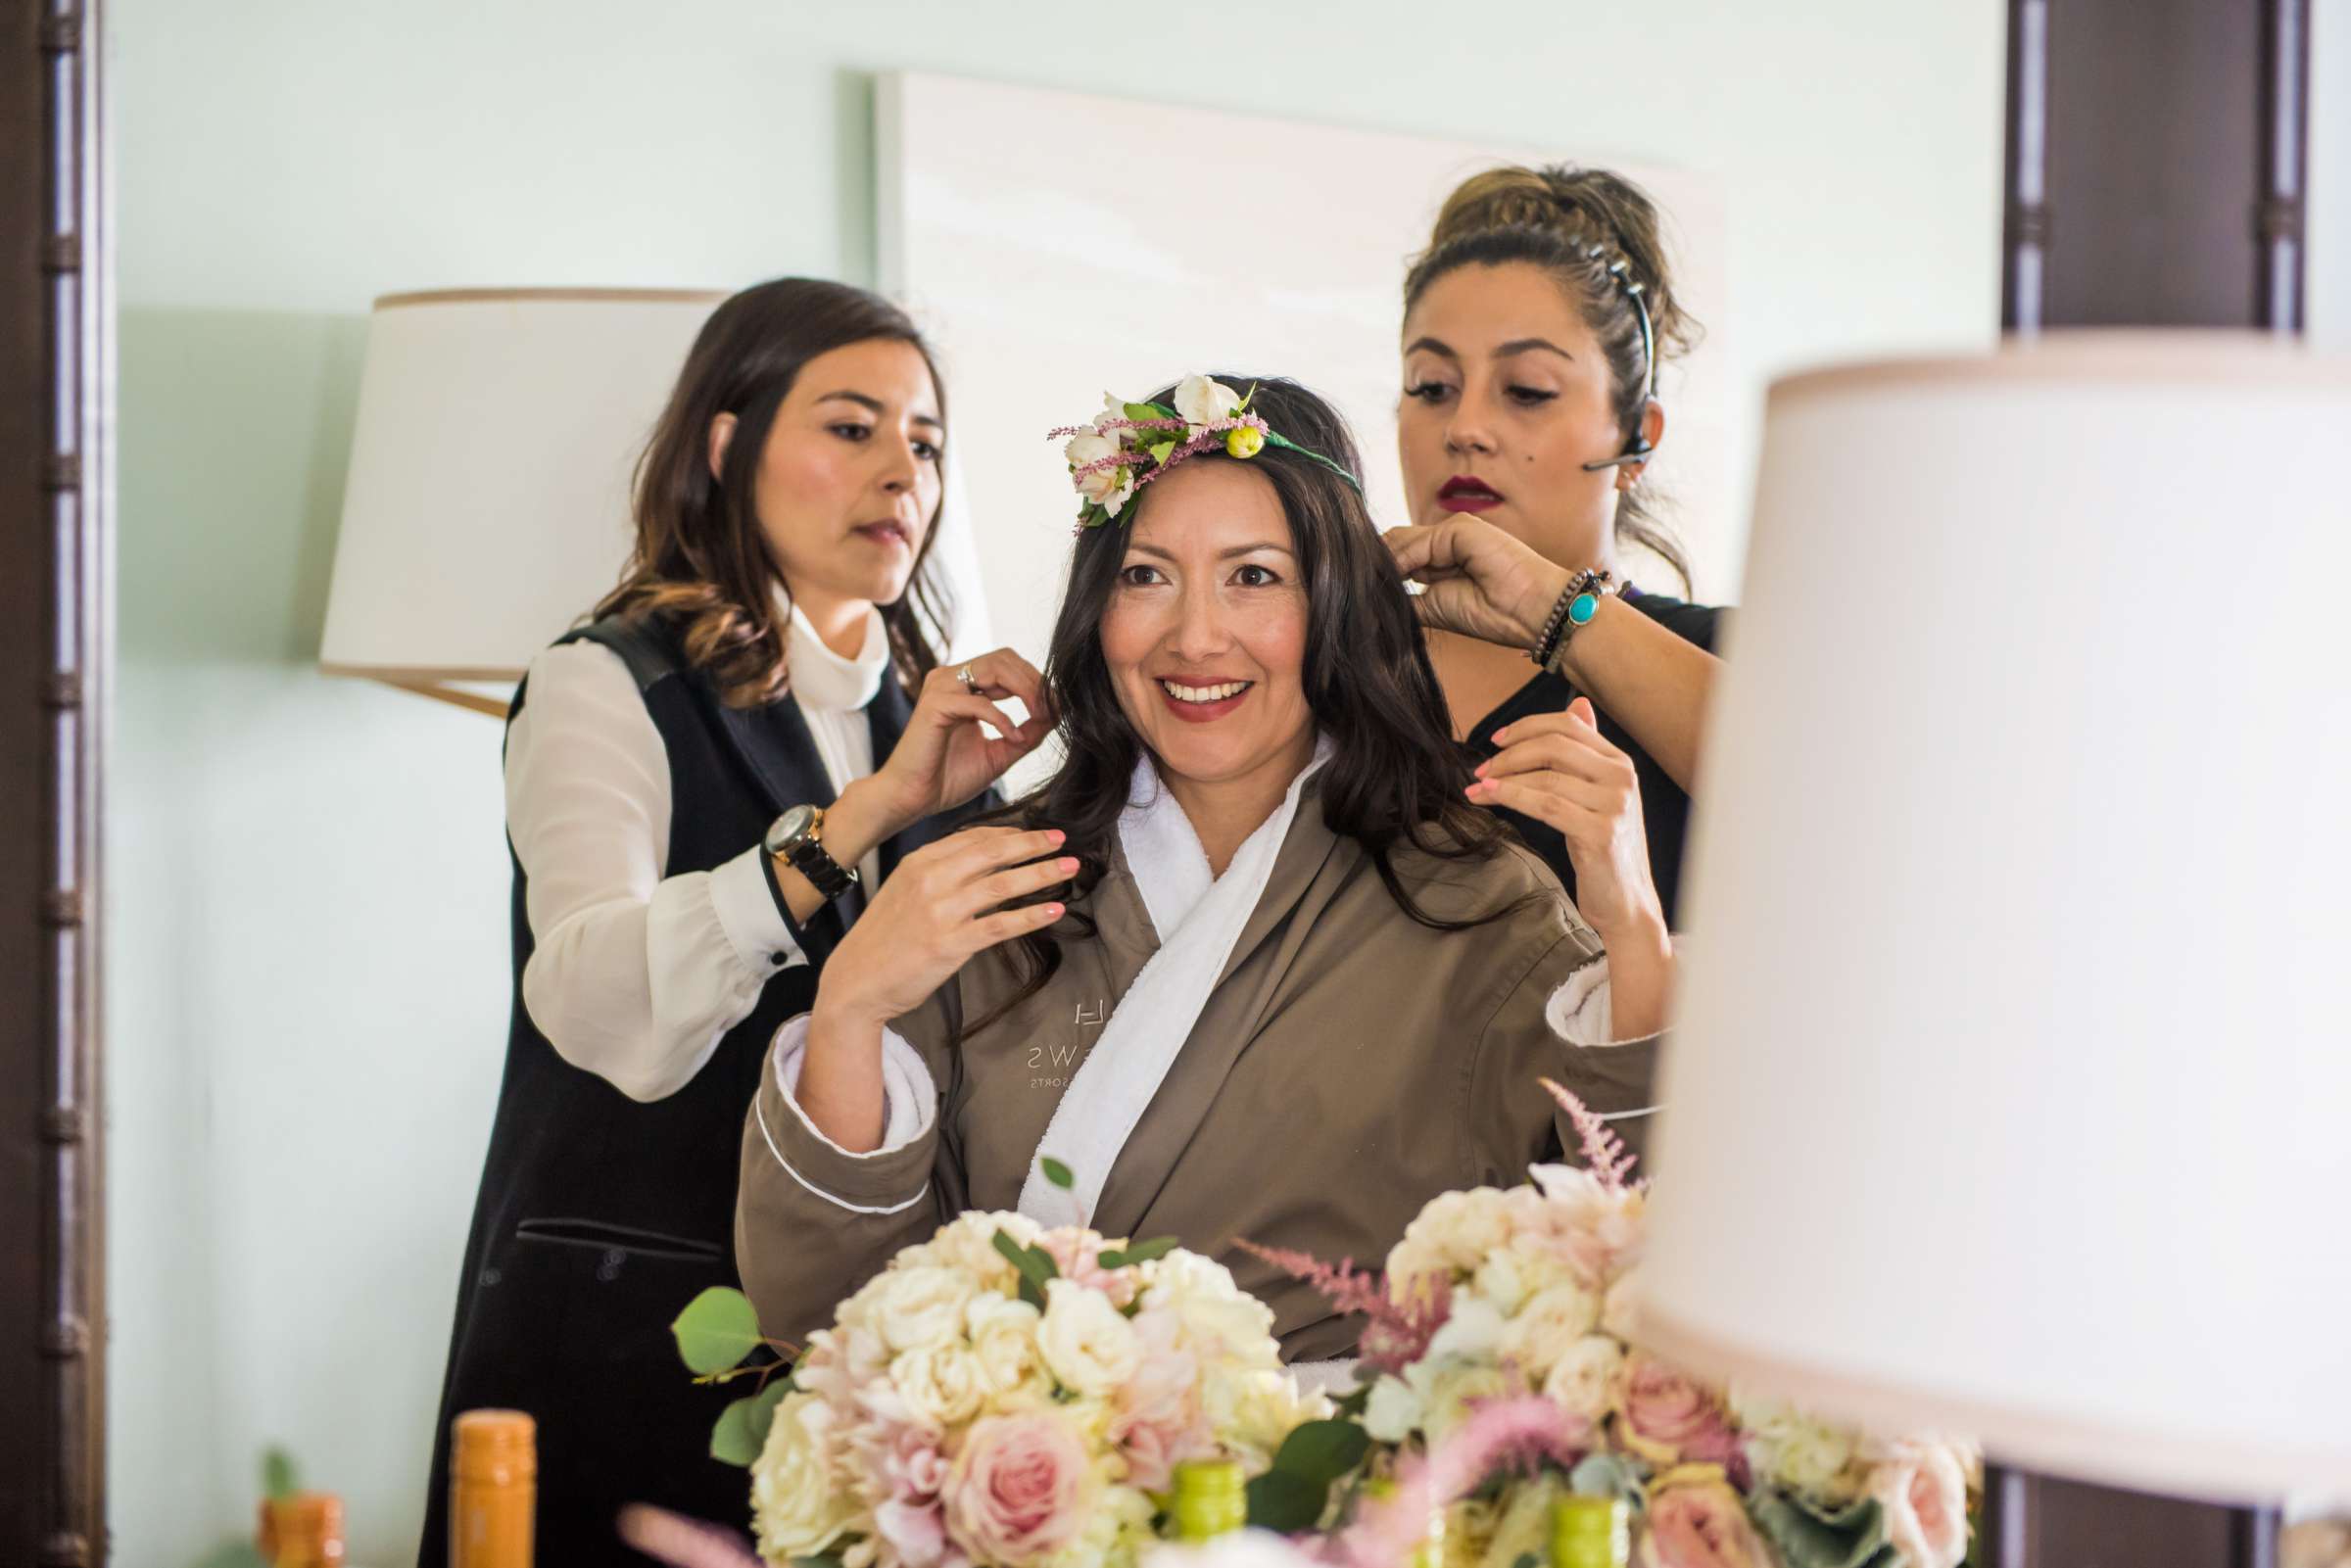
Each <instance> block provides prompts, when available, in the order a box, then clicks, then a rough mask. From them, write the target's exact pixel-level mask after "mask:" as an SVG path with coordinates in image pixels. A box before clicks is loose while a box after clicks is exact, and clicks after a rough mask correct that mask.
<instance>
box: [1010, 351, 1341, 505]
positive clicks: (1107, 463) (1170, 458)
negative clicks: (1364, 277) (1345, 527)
mask: <svg viewBox="0 0 2351 1568" xmlns="http://www.w3.org/2000/svg"><path fill="white" fill-rule="evenodd" d="M1175 397H1176V406H1175V407H1173V408H1171V407H1169V406H1168V405H1167V404H1163V403H1125V402H1122V401H1121V400H1120V399H1119V398H1118V397H1117V396H1116V395H1115V394H1112V393H1105V394H1103V401H1104V404H1105V405H1104V407H1103V410H1102V413H1101V415H1100V416H1099V417H1097V418H1096V419H1095V420H1094V422H1093V423H1092V424H1090V425H1064V426H1062V427H1061V428H1060V429H1059V430H1053V431H1048V432H1046V439H1047V440H1055V439H1058V438H1060V437H1062V436H1067V437H1069V438H1070V440H1069V444H1068V445H1067V446H1065V447H1063V448H1062V449H1061V452H1062V455H1063V456H1064V457H1067V458H1068V459H1069V461H1070V482H1071V483H1072V484H1074V485H1076V486H1077V487H1078V494H1079V495H1080V496H1081V497H1083V498H1084V504H1082V505H1080V507H1079V508H1078V527H1079V529H1080V531H1082V530H1085V529H1088V528H1098V527H1100V526H1101V525H1102V524H1104V523H1107V522H1109V521H1110V520H1112V519H1113V518H1115V517H1117V516H1118V515H1119V512H1120V510H1121V509H1122V508H1123V507H1125V506H1126V504H1127V502H1128V501H1129V500H1131V499H1133V498H1134V493H1135V492H1136V491H1138V490H1140V489H1142V488H1143V487H1144V486H1145V485H1148V484H1149V483H1151V481H1153V480H1154V479H1157V478H1158V477H1159V476H1160V475H1162V474H1164V473H1166V472H1167V471H1168V470H1169V469H1171V468H1173V467H1175V466H1176V464H1177V463H1179V462H1181V461H1183V460H1184V459H1185V458H1186V457H1191V456H1196V455H1198V454H1199V453H1201V452H1204V451H1208V449H1209V448H1211V447H1223V449H1224V453H1225V455H1226V456H1228V457H1242V458H1247V457H1254V456H1256V455H1257V454H1258V453H1259V452H1261V451H1265V450H1266V448H1267V447H1269V446H1272V447H1279V448H1281V449H1282V450H1283V451H1294V452H1296V453H1298V455H1300V456H1301V457H1306V458H1311V459H1312V460H1313V461H1315V462H1319V463H1320V464H1321V465H1322V466H1323V467H1325V468H1327V469H1329V470H1330V471H1331V472H1332V473H1334V474H1337V475H1338V476H1339V477H1340V478H1341V479H1344V480H1346V481H1347V483H1349V484H1350V485H1353V486H1354V487H1355V488H1356V489H1357V491H1359V492H1360V491H1362V489H1363V488H1364V484H1363V481H1362V480H1360V479H1358V478H1356V477H1355V475H1353V474H1351V473H1349V472H1348V471H1347V470H1346V468H1344V467H1343V466H1341V465H1340V464H1338V463H1336V462H1333V461H1332V460H1331V459H1330V458H1328V457H1325V456H1323V455H1322V454H1321V453H1320V452H1319V451H1313V450H1312V449H1310V448H1306V447H1301V446H1299V445H1298V444H1297V443H1296V442H1294V441H1286V440H1284V439H1283V438H1282V437H1281V436H1280V435H1278V434H1277V433H1275V431H1274V430H1273V427H1272V426H1271V425H1269V424H1267V423H1266V421H1265V419H1264V418H1263V417H1262V416H1261V415H1258V414H1254V413H1251V412H1250V411H1249V404H1251V403H1253V402H1255V401H1256V399H1257V388H1255V387H1251V388H1250V389H1249V392H1248V395H1247V396H1246V397H1244V396H1242V395H1241V394H1239V393H1237V392H1235V391H1233V390H1232V389H1231V388H1230V387H1228V386H1225V385H1224V384H1223V382H1221V381H1211V380H1210V379H1209V378H1208V377H1206V376H1186V377H1184V378H1183V380H1182V382H1181V383H1180V384H1179V385H1178V386H1177V387H1176V394H1175Z"/></svg>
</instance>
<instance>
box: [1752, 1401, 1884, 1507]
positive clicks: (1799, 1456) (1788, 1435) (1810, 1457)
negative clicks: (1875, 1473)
mask: <svg viewBox="0 0 2351 1568" xmlns="http://www.w3.org/2000/svg"><path fill="white" fill-rule="evenodd" d="M1730 1406H1731V1414H1732V1415H1733V1416H1734V1417H1735V1418H1736V1419H1737V1420H1738V1422H1739V1424H1740V1426H1742V1427H1744V1428H1745V1429H1746V1431H1747V1434H1748V1440H1749V1442H1748V1454H1749V1456H1750V1458H1751V1460H1752V1462H1753V1464H1754V1467H1755V1473H1756V1474H1757V1475H1758V1476H1759V1477H1761V1478H1762V1479H1763V1480H1766V1481H1769V1482H1772V1483H1774V1484H1776V1485H1779V1486H1783V1487H1786V1488H1788V1489H1789V1490H1791V1491H1795V1492H1800V1493H1803V1494H1804V1495H1806V1496H1807V1497H1816V1498H1818V1499H1820V1500H1821V1501H1824V1502H1831V1503H1846V1502H1850V1501H1852V1500H1853V1499H1854V1498H1855V1497H1859V1496H1860V1495H1861V1488H1862V1484H1863V1482H1864V1481H1865V1479H1866V1477H1865V1476H1864V1475H1863V1473H1862V1467H1861V1466H1859V1465H1856V1464H1855V1463H1854V1462H1853V1460H1854V1459H1855V1457H1856V1456H1857V1455H1858V1453H1859V1450H1860V1438H1859V1434H1857V1433H1855V1432H1853V1431H1850V1430H1849V1429H1847V1428H1844V1427H1838V1426H1832V1425H1831V1424H1829V1423H1828V1422H1826V1421H1818V1420H1814V1419H1813V1418H1812V1417H1811V1416H1808V1415H1806V1414H1804V1413H1803V1412H1802V1411H1801V1410H1799V1409H1797V1408H1796V1407H1795V1406H1794V1405H1792V1404H1789V1403H1788V1402H1785V1401H1782V1400H1773V1399H1764V1398H1759V1397H1751V1396H1747V1395H1742V1394H1740V1393H1738V1392H1737V1391H1736V1390H1734V1391H1732V1393H1731V1396H1730Z"/></svg>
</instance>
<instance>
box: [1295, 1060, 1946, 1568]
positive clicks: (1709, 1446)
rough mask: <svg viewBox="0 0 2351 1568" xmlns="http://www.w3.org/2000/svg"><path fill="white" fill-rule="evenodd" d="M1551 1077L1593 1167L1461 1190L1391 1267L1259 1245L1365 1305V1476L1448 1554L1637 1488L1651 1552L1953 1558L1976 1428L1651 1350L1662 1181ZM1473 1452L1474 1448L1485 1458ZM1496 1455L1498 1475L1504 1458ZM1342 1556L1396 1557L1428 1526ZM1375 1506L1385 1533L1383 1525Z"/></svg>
mask: <svg viewBox="0 0 2351 1568" xmlns="http://www.w3.org/2000/svg"><path fill="white" fill-rule="evenodd" d="M1545 1087H1546V1088H1548V1089H1550V1090H1551V1092H1552V1093H1553V1094H1554V1095H1555V1096H1556V1097H1558V1098H1559V1102H1560V1104H1561V1106H1562V1107H1563V1108H1564V1109H1565V1110H1566V1112H1567V1114H1568V1115H1569V1117H1571V1118H1572V1119H1573V1120H1574V1121H1575V1123H1576V1125H1577V1127H1578V1128H1579V1130H1580V1132H1581V1134H1582V1139H1583V1143H1584V1151H1585V1157H1586V1161H1587V1164H1586V1166H1585V1167H1584V1168H1575V1167H1571V1166H1566V1165H1538V1166H1535V1167H1534V1168H1533V1170H1532V1171H1531V1172H1530V1174H1531V1175H1532V1177H1533V1184H1532V1185H1530V1186H1525V1187H1517V1188H1512V1189H1511V1190H1509V1191H1502V1190H1498V1189H1495V1188H1490V1187H1482V1188H1477V1189H1475V1190H1472V1191H1469V1192H1455V1193H1445V1194H1442V1195H1440V1196H1438V1197H1437V1198H1435V1199H1433V1200H1432V1201H1431V1202H1430V1203H1429V1204H1428V1205H1427V1207H1426V1208H1424V1209H1423V1210H1422V1211H1421V1212H1420V1214H1419V1217H1418V1218H1416V1219H1415V1220H1414V1221H1413V1223H1412V1224H1411V1225H1410V1226H1409V1227H1407V1229H1406V1231H1405V1234H1404V1239H1403V1240H1402V1241H1400V1242H1399V1243H1398V1244H1397V1245H1396V1247H1395V1249H1394V1250H1393V1251H1391V1252H1390V1253H1389V1255H1388V1259H1387V1271H1386V1277H1385V1281H1384V1284H1383V1283H1382V1282H1381V1281H1380V1280H1379V1279H1378V1278H1376V1277H1375V1276H1371V1275H1367V1274H1365V1273H1362V1272H1359V1271H1357V1270H1356V1269H1354V1268H1353V1267H1352V1266H1351V1265H1348V1264H1342V1265H1340V1266H1339V1267H1337V1268H1332V1267H1329V1266H1327V1265H1325V1264H1322V1263H1320V1262H1318V1261H1317V1260H1316V1259H1311V1258H1307V1257H1304V1256H1303V1255H1299V1254H1286V1253H1277V1252H1265V1253H1264V1254H1263V1256H1266V1257H1268V1258H1270V1259H1271V1260H1273V1261H1275V1262H1277V1263H1279V1264H1281V1265H1282V1266H1284V1267H1286V1268H1288V1269H1290V1270H1291V1271H1293V1272H1294V1273H1297V1274H1299V1275H1300V1276H1302V1277H1306V1278H1309V1279H1312V1280H1314V1281H1315V1282H1316V1283H1318V1284H1319V1285H1320V1286H1321V1287H1322V1288H1323V1289H1324V1291H1325V1292H1326V1293H1327V1294H1329V1295H1330V1296H1331V1298H1332V1300H1333V1301H1334V1303H1335V1304H1337V1305H1339V1306H1341V1307H1345V1308H1347V1309H1350V1310H1355V1311H1360V1312H1363V1313H1365V1314H1366V1315H1367V1318H1368V1320H1369V1326H1368V1327H1367V1331H1366V1334H1365V1337H1364V1354H1365V1367H1364V1371H1365V1374H1366V1375H1367V1377H1368V1378H1369V1381H1368V1383H1367V1386H1366V1387H1365V1388H1364V1389H1362V1390H1360V1391H1359V1392H1358V1394H1357V1396H1356V1397H1355V1398H1354V1399H1353V1400H1351V1401H1350V1404H1351V1405H1353V1406H1355V1407H1356V1408H1357V1409H1359V1410H1360V1415H1361V1419H1362V1421H1363V1424H1364V1426H1365V1428H1366V1429H1367V1432H1368V1433H1369V1435H1370V1437H1371V1438H1372V1439H1373V1441H1374V1443H1375V1444H1376V1445H1378V1446H1379V1447H1378V1448H1377V1449H1376V1450H1375V1455H1376V1456H1375V1458H1374V1460H1373V1464H1372V1466H1371V1467H1370V1471H1369V1472H1367V1473H1379V1472H1385V1473H1386V1474H1387V1475H1388V1476H1391V1477H1401V1478H1402V1479H1404V1480H1405V1481H1406V1482H1407V1483H1408V1490H1411V1488H1412V1487H1413V1486H1415V1485H1416V1491H1412V1493H1411V1506H1410V1508H1407V1509H1405V1510H1404V1512H1406V1513H1411V1512H1414V1511H1415V1510H1416V1518H1411V1519H1406V1520H1404V1524H1403V1528H1405V1530H1406V1531H1407V1533H1408V1535H1409V1534H1412V1533H1415V1532H1416V1533H1418V1534H1419V1535H1420V1536H1421V1537H1423V1538H1425V1537H1426V1534H1427V1530H1428V1522H1429V1521H1430V1519H1431V1518H1432V1517H1435V1518H1438V1519H1441V1520H1442V1524H1443V1530H1442V1534H1443V1548H1442V1560H1443V1561H1444V1562H1445V1563H1447V1564H1480V1565H1492V1568H1514V1565H1517V1564H1519V1563H1522V1562H1524V1561H1527V1560H1530V1559H1531V1560H1533V1561H1538V1562H1539V1561H1542V1560H1543V1553H1544V1546H1545V1541H1546V1539H1547V1531H1548V1528H1549V1519H1550V1515H1551V1512H1552V1506H1553V1504H1554V1503H1555V1502H1556V1501H1557V1500H1558V1498H1559V1497H1562V1496H1565V1495H1567V1494H1569V1493H1584V1494H1599V1495H1612V1496H1617V1497H1622V1498H1623V1499H1624V1500H1625V1501H1626V1502H1628V1503H1629V1504H1630V1505H1631V1517H1632V1529H1633V1536H1634V1541H1635V1556H1636V1561H1638V1562H1640V1563H1642V1564H1645V1565H1648V1568H1772V1565H1778V1564H1785V1565H1787V1568H1897V1565H1907V1568H1953V1565H1955V1564H1957V1563H1959V1562H1960V1561H1961V1560H1962V1559H1963V1558H1964V1557H1965V1556H1966V1553H1967V1545H1968V1523H1967V1521H1968V1510H1969V1494H1970V1490H1971V1487H1972V1486H1977V1485H1980V1482H1978V1481H1976V1480H1975V1477H1976V1472H1977V1469H1978V1465H1977V1461H1976V1458H1975V1455H1974V1454H1973V1452H1972V1450H1970V1449H1967V1448H1965V1447H1964V1446H1961V1445H1955V1444H1951V1443H1945V1442H1938V1441H1933V1440H1925V1439H1905V1440H1899V1441H1885V1440H1879V1439H1874V1438H1870V1437H1867V1436H1864V1435H1863V1434H1861V1433H1859V1432H1855V1431H1851V1430H1848V1429H1846V1428H1843V1427H1838V1426H1833V1425H1830V1424H1828V1423H1825V1422H1822V1421H1818V1420H1814V1419H1812V1418H1810V1417H1808V1416H1806V1415H1805V1414H1803V1413H1802V1412H1801V1411H1799V1410H1797V1409H1795V1408H1793V1407H1791V1406H1789V1405H1787V1404H1785V1403H1781V1402H1774V1401H1768V1400H1761V1399H1752V1398H1748V1397H1746V1396H1743V1395H1742V1394H1741V1393H1740V1392H1739V1391H1738V1390H1736V1389H1732V1390H1724V1389H1719V1388H1714V1387H1710V1386H1708V1385H1706V1384H1705V1383H1703V1382H1701V1381H1700V1380H1699V1379H1697V1378H1694V1377H1692V1376H1690V1375H1689V1374H1687V1373H1685V1372H1683V1371H1681V1370H1680V1369H1678V1368H1676V1367H1674V1366H1672V1365H1670V1364H1668V1363H1666V1362H1665V1361H1663V1360H1661V1359H1659V1358H1658V1357H1656V1356H1655V1355H1653V1354H1650V1353H1649V1352H1647V1351H1645V1350H1643V1349H1641V1346H1640V1337H1639V1315H1640V1275H1641V1269H1640V1265H1641V1252H1642V1242H1643V1234H1644V1223H1645V1215H1644V1212H1645V1207H1646V1190H1645V1184H1643V1183H1638V1182H1635V1181H1632V1180H1631V1179H1629V1177H1630V1171H1631V1166H1632V1164H1633V1161H1632V1157H1631V1156H1630V1155H1629V1154H1627V1153H1626V1152H1625V1150H1624V1147H1623V1145H1622V1143H1621V1142H1620V1141H1619V1140H1618V1139H1617V1138H1616V1137H1615V1136H1614V1135H1613V1134H1612V1133H1610V1132H1608V1131H1607V1127H1606V1126H1605V1124H1603V1123H1602V1122H1601V1121H1600V1120H1599V1119H1598V1118H1597V1117H1593V1116H1592V1115H1591V1114H1590V1113H1589V1112H1588V1111H1586V1109H1585V1108H1584V1107H1583V1106H1582V1105H1581V1104H1580V1103H1579V1102H1577V1101H1576V1100H1575V1098H1574V1097H1573V1096H1572V1095H1569V1094H1568V1093H1566V1091H1564V1090H1562V1089H1559V1087H1557V1086H1556V1085H1551V1084H1546V1085H1545ZM1472 1456H1474V1457H1472ZM1497 1465H1498V1466H1499V1468H1500V1470H1501V1472H1502V1473H1501V1474H1500V1475H1496V1474H1495V1473H1493V1466H1497ZM1367 1511H1368V1513H1369V1514H1371V1515H1378V1514H1380V1513H1382V1512H1385V1513H1386V1514H1387V1515H1388V1516H1389V1518H1388V1520H1387V1529H1386V1532H1385V1534H1386V1537H1388V1538H1390V1539H1387V1540H1386V1543H1385V1544H1384V1545H1383V1546H1380V1547H1378V1548H1377V1549H1370V1548H1368V1547H1367V1546H1366V1545H1364V1544H1362V1543H1363V1540H1364V1539H1366V1538H1365V1536H1364V1530H1363V1529H1359V1531H1358V1532H1357V1534H1358V1537H1359V1543H1358V1545H1357V1547H1356V1549H1353V1550H1346V1551H1341V1552H1339V1553H1337V1555H1339V1556H1340V1557H1342V1558H1343V1559H1346V1560H1363V1561H1369V1560H1378V1559H1381V1558H1383V1557H1388V1556H1391V1555H1393V1553H1394V1552H1395V1551H1396V1549H1397V1548H1398V1547H1399V1546H1400V1545H1408V1546H1409V1543H1406V1542H1403V1541H1400V1540H1397V1539H1393V1538H1394V1537H1395V1533H1396V1528H1397V1518H1398V1514H1399V1510H1398V1509H1397V1508H1396V1507H1395V1506H1393V1505H1390V1506H1387V1507H1385V1508H1384V1509H1383V1508H1381V1507H1379V1506H1377V1505H1374V1506H1372V1507H1371V1508H1369V1509H1368V1510H1367ZM1378 1524H1379V1521H1378V1520H1377V1518H1372V1519H1371V1520H1370V1521H1369V1524H1368V1526H1367V1528H1369V1538H1368V1539H1373V1540H1376V1539H1379V1538H1380V1537H1381V1535H1382V1532H1381V1530H1380V1529H1379V1528H1377V1526H1378Z"/></svg>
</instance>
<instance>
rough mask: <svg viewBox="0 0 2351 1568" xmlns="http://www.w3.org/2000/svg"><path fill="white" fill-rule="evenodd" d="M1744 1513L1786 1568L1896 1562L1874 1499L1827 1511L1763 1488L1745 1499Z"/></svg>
mask: <svg viewBox="0 0 2351 1568" xmlns="http://www.w3.org/2000/svg"><path fill="white" fill-rule="evenodd" d="M1747 1511H1748V1512H1749V1513H1750V1514H1751V1515H1752V1516H1753V1518H1754V1521H1755V1525H1756V1527H1757V1528H1758V1529H1760V1530H1761V1531H1762V1532H1763V1534H1764V1536H1765V1537H1766V1538H1767V1539H1768V1540H1769V1541H1770V1542H1771V1544H1773V1545H1774V1546H1777V1547H1778V1548H1779V1551H1780V1556H1781V1558H1782V1560H1784V1561H1785V1562H1786V1563H1787V1564H1788V1568H1893V1565H1894V1564H1895V1562H1897V1561H1898V1560H1899V1557H1900V1553H1899V1552H1897V1551H1895V1548H1894V1546H1893V1544H1891V1543H1890V1542H1888V1540H1887V1538H1886V1512H1885V1510H1884V1509H1883V1508H1881V1507H1879V1506H1878V1504H1877V1502H1876V1500H1875V1499H1873V1498H1869V1497H1863V1498H1862V1499H1860V1500H1859V1501H1857V1502H1851V1503H1847V1505H1846V1506H1844V1507H1842V1508H1826V1507H1821V1506H1818V1505H1816V1504H1813V1503H1808V1502H1806V1501H1804V1500H1803V1499H1802V1498H1800V1497H1796V1496H1794V1495H1793V1494H1791V1493H1785V1492H1779V1491H1774V1490H1771V1489H1768V1488H1767V1489H1765V1490H1762V1491H1759V1492H1757V1493H1755V1494H1754V1495H1753V1496H1752V1497H1749V1498H1748V1499H1747Z"/></svg>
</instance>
